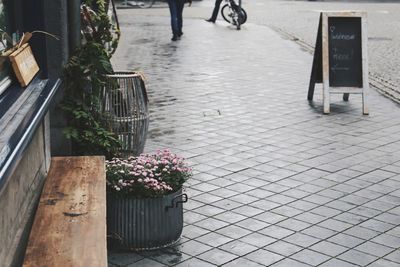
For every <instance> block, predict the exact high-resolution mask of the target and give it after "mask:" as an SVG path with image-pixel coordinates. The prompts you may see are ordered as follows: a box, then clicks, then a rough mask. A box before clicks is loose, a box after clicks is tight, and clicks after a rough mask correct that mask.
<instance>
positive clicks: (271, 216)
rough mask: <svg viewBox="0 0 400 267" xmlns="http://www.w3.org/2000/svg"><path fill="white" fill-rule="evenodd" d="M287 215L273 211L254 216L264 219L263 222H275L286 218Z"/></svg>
mask: <svg viewBox="0 0 400 267" xmlns="http://www.w3.org/2000/svg"><path fill="white" fill-rule="evenodd" d="M286 218H287V217H286V216H282V215H279V214H276V213H272V212H268V211H267V212H264V213H261V214H258V215H257V216H254V219H257V220H260V221H263V222H267V223H270V224H274V223H277V222H280V221H283V220H285V219H286Z"/></svg>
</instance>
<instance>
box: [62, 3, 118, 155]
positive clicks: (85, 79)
mask: <svg viewBox="0 0 400 267" xmlns="http://www.w3.org/2000/svg"><path fill="white" fill-rule="evenodd" d="M84 2H85V4H87V5H88V4H89V5H93V4H96V12H94V11H93V10H91V9H90V8H88V7H87V6H83V8H82V12H83V14H85V13H86V20H88V21H89V23H90V25H89V26H88V25H87V23H88V21H86V22H84V21H82V24H83V26H84V25H86V26H87V27H90V28H91V32H88V31H86V33H85V34H84V36H82V37H83V38H82V39H83V40H84V42H83V44H82V46H81V47H80V48H78V49H76V50H75V51H74V53H73V55H72V56H71V58H70V60H69V62H68V63H67V64H66V66H65V82H66V92H65V97H64V99H63V103H62V105H61V107H62V109H63V110H64V111H65V112H66V115H67V119H68V127H66V128H65V129H64V134H65V136H66V137H67V138H68V139H70V140H72V150H73V153H74V154H76V155H99V154H102V155H106V157H108V158H110V157H112V156H115V155H116V152H117V150H118V148H119V147H120V145H121V143H120V141H119V140H118V137H117V136H115V135H114V134H113V133H112V132H111V131H110V130H111V128H110V126H109V125H108V123H107V121H106V120H105V119H104V118H103V116H102V111H101V98H102V97H101V93H102V90H103V88H104V86H105V84H106V75H107V74H111V73H113V68H112V65H111V62H110V58H111V56H112V54H113V52H114V51H115V48H116V47H113V48H110V46H107V45H106V44H107V43H109V42H110V41H113V42H114V43H115V44H116V43H117V40H114V39H115V36H114V37H113V34H112V27H113V26H112V25H111V23H110V20H109V18H108V16H107V13H106V10H105V1H104V0H93V1H88V0H86V1H84ZM85 10H86V11H85ZM83 17H85V16H83ZM84 27H85V26H84ZM83 32H85V29H83ZM118 37H119V36H118Z"/></svg>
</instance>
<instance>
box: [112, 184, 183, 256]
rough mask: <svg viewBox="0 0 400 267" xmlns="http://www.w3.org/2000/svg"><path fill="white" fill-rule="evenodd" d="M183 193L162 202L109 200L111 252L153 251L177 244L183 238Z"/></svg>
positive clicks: (116, 198) (115, 197)
mask: <svg viewBox="0 0 400 267" xmlns="http://www.w3.org/2000/svg"><path fill="white" fill-rule="evenodd" d="M186 201H187V195H186V194H182V190H179V191H177V192H175V193H172V194H169V195H166V196H164V197H162V198H144V199H140V198H139V199H137V198H129V197H121V196H114V195H108V196H107V228H108V229H107V232H108V235H109V236H110V237H111V242H109V243H110V246H111V248H112V249H124V250H136V251H139V250H151V249H158V248H162V247H166V246H169V245H172V244H174V243H175V242H177V241H178V240H179V238H180V236H181V234H182V228H183V207H182V203H184V202H186Z"/></svg>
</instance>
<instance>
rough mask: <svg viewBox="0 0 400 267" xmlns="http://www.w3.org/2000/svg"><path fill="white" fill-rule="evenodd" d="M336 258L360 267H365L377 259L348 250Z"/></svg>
mask: <svg viewBox="0 0 400 267" xmlns="http://www.w3.org/2000/svg"><path fill="white" fill-rule="evenodd" d="M338 258H339V259H341V260H345V261H348V262H351V263H353V264H357V265H361V266H366V265H368V264H370V263H371V262H373V261H375V260H376V259H377V257H375V256H372V255H369V254H365V253H363V252H359V251H356V250H349V251H347V252H345V253H343V254H342V255H339V256H338Z"/></svg>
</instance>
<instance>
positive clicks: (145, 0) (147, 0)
mask: <svg viewBox="0 0 400 267" xmlns="http://www.w3.org/2000/svg"><path fill="white" fill-rule="evenodd" d="M155 2H156V0H139V1H137V5H138V6H139V7H140V8H150V7H152V6H153V5H154V3H155Z"/></svg>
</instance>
